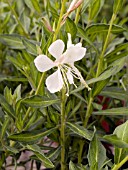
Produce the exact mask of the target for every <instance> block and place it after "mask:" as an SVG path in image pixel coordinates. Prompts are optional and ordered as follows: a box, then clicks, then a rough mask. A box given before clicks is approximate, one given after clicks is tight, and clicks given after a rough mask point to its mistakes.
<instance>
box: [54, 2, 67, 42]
mask: <svg viewBox="0 0 128 170" xmlns="http://www.w3.org/2000/svg"><path fill="white" fill-rule="evenodd" d="M66 2H67V0H63V1H62V7H61V11H60V17H59V20H58V23H57V27H56V30H55V33H54V37H53V41H55V40H56V39H57V35H58V33H59V31H60V27H61V21H62V19H63V14H64V11H65V4H66Z"/></svg>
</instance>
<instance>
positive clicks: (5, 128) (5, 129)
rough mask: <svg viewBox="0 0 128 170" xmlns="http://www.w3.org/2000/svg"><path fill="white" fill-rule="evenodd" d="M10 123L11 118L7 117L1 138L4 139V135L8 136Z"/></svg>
mask: <svg viewBox="0 0 128 170" xmlns="http://www.w3.org/2000/svg"><path fill="white" fill-rule="evenodd" d="M9 123H10V118H9V117H8V116H7V117H5V120H4V123H3V125H2V130H1V135H0V138H1V139H3V138H4V135H5V134H6V132H7V128H8V126H9Z"/></svg>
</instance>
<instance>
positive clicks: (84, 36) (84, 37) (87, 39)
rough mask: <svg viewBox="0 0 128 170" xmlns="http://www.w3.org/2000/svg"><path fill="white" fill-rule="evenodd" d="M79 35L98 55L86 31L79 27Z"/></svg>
mask: <svg viewBox="0 0 128 170" xmlns="http://www.w3.org/2000/svg"><path fill="white" fill-rule="evenodd" d="M77 30H78V33H79V34H80V37H81V38H83V39H84V40H85V41H86V42H87V43H88V44H89V45H90V46H92V48H93V49H94V50H95V51H96V52H97V53H98V50H97V48H96V47H95V46H94V45H93V43H92V42H91V40H90V39H89V37H88V36H87V34H86V33H85V30H84V29H83V28H81V27H77Z"/></svg>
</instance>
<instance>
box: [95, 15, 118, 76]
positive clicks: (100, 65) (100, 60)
mask: <svg viewBox="0 0 128 170" xmlns="http://www.w3.org/2000/svg"><path fill="white" fill-rule="evenodd" d="M115 18H116V14H114V13H113V15H112V18H111V21H110V26H109V29H108V34H107V37H106V40H105V43H104V46H103V50H102V53H101V55H100V57H99V62H98V68H97V73H96V77H98V76H99V75H100V73H101V72H102V67H103V60H104V54H105V51H106V49H107V46H108V42H109V38H110V34H111V30H112V25H113V22H114V20H115Z"/></svg>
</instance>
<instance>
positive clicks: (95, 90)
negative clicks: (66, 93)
mask: <svg viewBox="0 0 128 170" xmlns="http://www.w3.org/2000/svg"><path fill="white" fill-rule="evenodd" d="M109 80H110V78H107V79H106V80H103V81H100V82H97V83H96V85H95V86H94V88H93V90H92V96H93V97H95V96H96V95H98V94H99V93H100V92H101V90H102V89H103V88H104V87H105V86H106V85H107V84H108V82H109Z"/></svg>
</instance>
